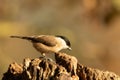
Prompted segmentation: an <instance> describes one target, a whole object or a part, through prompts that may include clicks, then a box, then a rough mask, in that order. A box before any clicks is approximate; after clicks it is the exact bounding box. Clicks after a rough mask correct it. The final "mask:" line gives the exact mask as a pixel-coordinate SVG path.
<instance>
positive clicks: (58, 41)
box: [10, 35, 71, 56]
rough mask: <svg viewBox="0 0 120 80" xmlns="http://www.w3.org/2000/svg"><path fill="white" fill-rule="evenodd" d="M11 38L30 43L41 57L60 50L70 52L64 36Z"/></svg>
mask: <svg viewBox="0 0 120 80" xmlns="http://www.w3.org/2000/svg"><path fill="white" fill-rule="evenodd" d="M10 37H11V38H20V39H26V40H29V41H31V42H32V44H33V47H34V48H35V49H36V50H37V51H39V52H40V53H41V54H42V55H43V56H45V54H47V53H57V52H59V51H61V50H62V49H69V50H71V44H70V41H69V40H68V39H67V38H66V37H65V36H59V35H57V36H53V35H39V36H10Z"/></svg>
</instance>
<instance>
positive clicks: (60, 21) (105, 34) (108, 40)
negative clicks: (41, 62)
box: [0, 0, 120, 77]
mask: <svg viewBox="0 0 120 80" xmlns="http://www.w3.org/2000/svg"><path fill="white" fill-rule="evenodd" d="M40 34H50V35H64V36H66V37H68V38H69V39H70V41H71V44H72V51H70V52H69V51H66V52H67V53H68V54H70V55H73V56H75V57H77V59H78V60H79V62H80V63H81V64H83V65H86V66H89V67H92V68H98V69H100V70H108V71H112V72H115V73H116V74H118V75H120V69H119V68H120V0H0V77H2V76H3V73H4V72H6V71H7V68H8V66H9V64H10V63H13V62H17V63H22V61H23V59H24V58H26V57H29V58H36V57H39V56H41V55H40V53H39V52H37V51H36V50H35V49H34V48H33V47H32V44H31V43H30V42H28V41H25V40H21V39H11V38H10V37H9V36H10V35H26V36H30V35H40ZM50 56H51V55H50ZM52 56H53V55H52Z"/></svg>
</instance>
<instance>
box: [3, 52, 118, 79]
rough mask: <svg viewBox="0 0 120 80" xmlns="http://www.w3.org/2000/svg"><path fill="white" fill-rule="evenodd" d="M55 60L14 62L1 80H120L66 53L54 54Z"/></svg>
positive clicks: (43, 59)
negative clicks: (83, 63)
mask: <svg viewBox="0 0 120 80" xmlns="http://www.w3.org/2000/svg"><path fill="white" fill-rule="evenodd" d="M55 59H56V62H55V61H53V60H51V59H46V58H44V57H40V58H35V59H30V58H25V59H24V60H23V63H22V64H18V63H16V62H14V63H12V64H10V65H9V67H8V71H7V72H6V73H4V76H3V78H2V80H120V76H118V75H116V74H115V73H113V72H109V71H100V70H98V69H92V68H89V67H86V66H83V65H81V64H80V63H79V62H78V61H77V59H76V58H75V57H74V56H70V55H67V54H66V53H55Z"/></svg>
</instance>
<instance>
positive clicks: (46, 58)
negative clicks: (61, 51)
mask: <svg viewBox="0 0 120 80" xmlns="http://www.w3.org/2000/svg"><path fill="white" fill-rule="evenodd" d="M42 57H43V58H44V59H45V60H49V61H53V60H52V59H51V58H49V57H47V56H46V55H45V53H42Z"/></svg>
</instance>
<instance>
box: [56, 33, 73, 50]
mask: <svg viewBox="0 0 120 80" xmlns="http://www.w3.org/2000/svg"><path fill="white" fill-rule="evenodd" d="M56 37H57V38H59V40H61V44H62V47H63V48H64V49H68V50H72V49H71V43H70V41H69V40H68V38H66V37H65V36H59V35H57V36H56Z"/></svg>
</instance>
